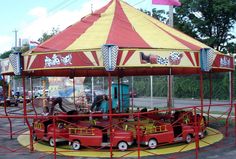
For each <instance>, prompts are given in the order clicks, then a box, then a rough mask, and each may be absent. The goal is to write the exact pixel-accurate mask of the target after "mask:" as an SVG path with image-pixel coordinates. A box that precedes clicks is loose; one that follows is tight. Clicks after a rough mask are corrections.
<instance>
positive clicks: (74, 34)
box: [33, 1, 112, 52]
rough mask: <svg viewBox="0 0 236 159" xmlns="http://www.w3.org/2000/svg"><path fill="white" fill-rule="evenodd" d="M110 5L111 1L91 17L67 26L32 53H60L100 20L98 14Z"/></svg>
mask: <svg viewBox="0 0 236 159" xmlns="http://www.w3.org/2000/svg"><path fill="white" fill-rule="evenodd" d="M111 3H112V1H111V2H110V3H108V4H107V5H106V6H104V7H103V8H101V9H100V10H98V11H96V12H95V13H93V14H92V15H89V16H88V17H85V18H82V19H81V21H79V22H77V23H75V24H74V25H72V26H69V27H68V28H66V29H65V30H64V31H62V32H60V33H59V34H58V35H56V36H54V37H52V38H50V39H49V40H47V41H45V42H44V43H42V44H41V45H39V46H38V47H36V48H35V49H34V50H33V52H48V51H60V50H63V49H65V48H67V47H68V46H69V45H70V44H72V43H73V42H74V41H75V40H76V39H77V38H79V37H80V36H81V35H82V34H83V33H84V32H86V30H87V29H88V28H89V27H91V26H92V25H93V23H94V22H96V21H97V20H98V19H99V18H100V14H101V13H103V12H105V11H106V9H107V8H108V7H109V6H110V5H111ZM62 18H63V17H62ZM65 20H66V19H65Z"/></svg>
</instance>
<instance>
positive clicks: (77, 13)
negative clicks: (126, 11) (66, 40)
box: [0, 0, 168, 53]
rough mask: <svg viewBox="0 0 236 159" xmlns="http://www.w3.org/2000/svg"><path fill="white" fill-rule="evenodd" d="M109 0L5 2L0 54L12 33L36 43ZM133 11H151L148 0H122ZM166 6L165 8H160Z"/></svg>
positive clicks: (12, 43) (11, 41) (11, 42)
mask: <svg viewBox="0 0 236 159" xmlns="http://www.w3.org/2000/svg"><path fill="white" fill-rule="evenodd" d="M109 1H110V0H37V1H32V0H7V1H2V2H1V6H0V11H1V14H0V20H1V29H0V53H3V52H4V51H8V50H10V49H11V48H12V47H13V46H15V32H14V31H15V30H17V39H19V38H21V39H22V43H24V42H26V40H25V39H28V41H37V40H38V39H39V38H40V37H41V36H42V34H43V33H45V32H48V33H50V32H51V30H52V28H53V27H54V28H58V29H59V30H60V31H62V30H64V29H65V28H66V27H68V26H70V25H72V24H74V23H75V22H77V21H79V20H80V19H81V18H82V17H83V16H85V15H88V14H89V13H91V4H92V8H93V10H96V9H99V8H101V7H102V6H104V5H105V4H107V3H108V2H109ZM125 1H126V2H127V3H129V4H130V5H132V6H134V7H136V8H143V9H147V10H151V9H152V8H154V7H157V6H153V5H152V4H151V0H125ZM160 7H162V8H163V7H164V9H165V7H166V9H168V7H167V6H160ZM17 41H19V40H17Z"/></svg>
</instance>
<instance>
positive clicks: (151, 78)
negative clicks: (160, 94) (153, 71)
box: [150, 76, 153, 108]
mask: <svg viewBox="0 0 236 159" xmlns="http://www.w3.org/2000/svg"><path fill="white" fill-rule="evenodd" d="M150 81H151V82H150V83H151V88H150V89H151V107H152V108H153V76H150Z"/></svg>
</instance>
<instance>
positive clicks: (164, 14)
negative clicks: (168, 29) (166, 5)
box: [140, 8, 167, 22]
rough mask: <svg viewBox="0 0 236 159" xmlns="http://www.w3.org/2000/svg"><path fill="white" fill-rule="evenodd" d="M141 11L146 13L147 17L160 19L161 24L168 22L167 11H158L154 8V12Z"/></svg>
mask: <svg viewBox="0 0 236 159" xmlns="http://www.w3.org/2000/svg"><path fill="white" fill-rule="evenodd" d="M140 11H142V12H143V13H146V14H147V15H150V16H152V17H153V18H155V19H158V20H159V21H161V22H166V20H167V12H165V10H158V9H156V8H153V9H152V11H148V10H143V9H140Z"/></svg>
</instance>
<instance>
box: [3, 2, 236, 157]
mask: <svg viewBox="0 0 236 159" xmlns="http://www.w3.org/2000/svg"><path fill="white" fill-rule="evenodd" d="M9 61H10V62H9ZM1 68H2V75H3V79H5V76H8V75H10V76H13V75H18V76H21V77H22V84H23V88H25V85H26V84H25V77H69V78H70V79H75V78H76V77H107V79H108V93H107V94H106V96H107V97H106V98H107V99H106V100H104V102H106V104H105V106H104V110H105V111H101V110H100V111H99V112H96V111H92V112H91V109H90V108H91V105H89V106H88V105H85V106H84V107H83V111H80V110H81V109H77V108H76V107H75V109H74V110H70V111H65V112H60V113H56V114H53V113H51V114H50V113H49V114H47V115H46V116H44V115H39V114H36V115H28V114H27V102H26V99H24V103H23V109H24V114H23V116H24V117H25V118H26V119H25V120H26V123H27V125H28V128H29V131H28V132H27V133H28V134H29V135H28V138H27V139H25V136H26V135H22V136H20V137H19V139H18V140H19V141H23V142H21V144H22V145H28V146H29V148H30V149H31V150H33V149H36V150H39V151H49V152H53V153H54V154H55V156H56V155H58V154H61V153H63V155H65V156H82V157H85V156H88V154H93V155H92V157H95V156H101V157H111V158H112V157H128V156H136V157H137V156H138V157H139V158H140V156H148V155H159V154H166V152H170V153H175V152H179V151H180V150H181V151H182V150H183V149H184V151H188V150H191V149H198V148H199V147H203V146H209V145H210V144H213V143H215V142H218V141H219V140H221V139H222V138H223V135H222V134H220V133H219V134H218V136H217V137H212V136H211V135H209V136H208V135H207V134H211V132H212V131H208V130H210V129H212V128H210V127H208V125H207V119H206V117H205V116H204V114H203V105H204V100H203V74H209V75H210V74H213V73H218V72H231V79H232V78H233V75H232V74H233V71H234V59H233V57H232V56H229V55H225V54H222V53H220V52H218V51H216V50H214V49H213V48H210V47H209V46H207V45H205V44H203V43H201V42H199V41H197V40H195V39H193V38H191V37H190V36H188V35H186V34H184V33H182V32H180V31H178V30H176V29H174V28H172V27H169V26H167V25H166V24H163V23H162V22H160V21H158V20H156V19H154V18H152V17H150V16H148V15H146V14H145V13H142V12H141V11H139V10H137V9H136V8H134V7H132V6H130V5H129V4H127V3H126V2H124V1H122V0H111V1H110V2H109V3H108V4H107V5H106V6H104V7H102V8H101V9H99V10H97V11H95V12H93V13H91V14H89V15H87V16H85V17H83V18H81V20H80V21H79V22H77V23H75V24H73V25H71V26H69V27H68V28H66V29H65V30H64V31H61V32H60V33H58V34H57V35H55V36H54V37H52V38H50V39H48V40H47V41H45V42H44V43H42V44H40V45H38V46H37V47H36V48H34V49H33V50H30V51H29V52H27V53H24V54H21V53H14V54H12V55H11V56H10V58H9V59H7V60H4V61H2V62H1ZM193 74H197V75H199V77H200V78H199V79H200V81H199V85H200V98H201V104H200V106H198V107H192V108H189V109H191V111H181V110H175V109H174V108H172V107H171V101H172V99H171V88H169V89H170V91H169V94H168V102H167V105H168V106H169V109H168V110H165V111H160V110H157V109H153V110H144V111H136V112H135V111H134V110H133V108H130V107H129V104H128V106H127V105H124V104H123V101H122V99H123V97H122V96H123V94H122V93H121V92H122V91H123V84H122V82H121V79H122V78H123V77H125V76H150V75H152V76H159V75H166V76H167V77H169V78H171V76H172V75H193ZM114 79H116V80H117V87H116V89H114V90H113V89H112V80H114ZM169 84H170V83H169ZM170 85H171V84H170ZM169 87H171V86H169ZM231 89H233V83H232V82H231ZM24 90H25V89H24ZM115 90H116V91H117V92H115V93H116V94H117V96H116V98H117V99H118V100H117V102H115V104H114V102H113V100H115V98H114V97H113V96H112V94H114V91H115ZM232 92H233V91H232ZM25 93H26V92H25V91H24V94H25ZM74 97H75V96H74ZM232 97H233V94H232V93H231V100H230V103H229V105H230V106H229V107H231V110H232V107H233V101H232ZM24 98H25V96H24ZM75 98H76V97H75ZM103 104H104V103H103ZM32 105H33V103H32ZM46 106H47V105H46V104H45V103H43V105H42V108H46ZM5 107H6V105H5ZM86 108H87V109H86ZM209 110H210V106H209ZM208 115H209V114H208ZM31 122H32V123H31ZM215 131H217V130H215ZM196 134H198V135H196ZM202 138H204V139H205V140H207V142H208V143H210V144H206V143H207V142H201V139H202ZM193 141H194V142H193ZM25 142H26V143H25ZM41 142H43V143H44V142H46V144H43V145H42V143H41ZM60 142H65V143H66V145H68V147H71V148H65V149H64V148H63V147H58V145H59V146H60V145H61V144H60ZM35 143H36V144H35ZM175 143H186V144H184V145H177V147H178V148H173V145H172V144H175ZM166 144H167V145H169V147H164V148H160V149H159V146H160V145H166ZM50 146H51V147H50ZM91 147H92V148H91ZM157 147H158V149H159V151H157V149H156V148H157ZM45 149H46V150H45ZM196 151H197V150H196ZM88 152H89V153H88Z"/></svg>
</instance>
